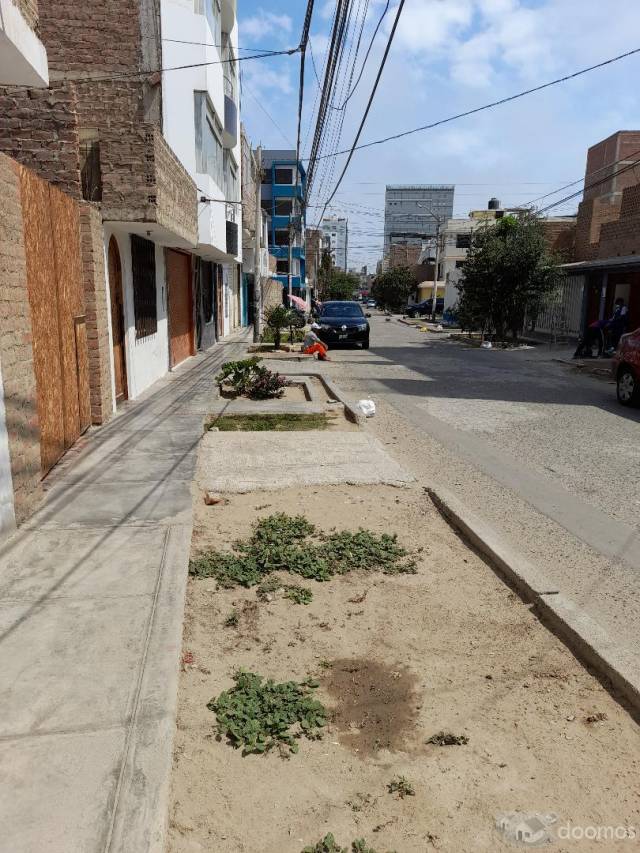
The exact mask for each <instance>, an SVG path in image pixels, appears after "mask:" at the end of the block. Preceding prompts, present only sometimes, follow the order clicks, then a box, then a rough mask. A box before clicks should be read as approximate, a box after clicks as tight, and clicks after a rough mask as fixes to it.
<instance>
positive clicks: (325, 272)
mask: <svg viewBox="0 0 640 853" xmlns="http://www.w3.org/2000/svg"><path fill="white" fill-rule="evenodd" d="M332 273H333V261H332V259H331V252H328V251H327V250H326V249H325V250H324V251H323V252H322V257H321V258H320V267H319V269H318V294H317V295H318V298H319V300H320V301H321V302H322V301H323V300H324V299H326V298H327V294H328V292H329V284H330V282H331V276H332Z"/></svg>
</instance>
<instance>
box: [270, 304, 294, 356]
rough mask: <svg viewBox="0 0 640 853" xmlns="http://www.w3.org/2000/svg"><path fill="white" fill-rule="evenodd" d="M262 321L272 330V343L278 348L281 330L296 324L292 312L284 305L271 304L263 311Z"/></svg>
mask: <svg viewBox="0 0 640 853" xmlns="http://www.w3.org/2000/svg"><path fill="white" fill-rule="evenodd" d="M264 322H265V324H266V325H267V326H268V327H269V329H271V330H272V331H273V343H274V346H275V348H276V349H280V342H281V338H282V330H283V329H290V328H292V327H293V326H295V324H296V318H295V316H294V312H293V311H291V309H290V308H285V306H284V305H272V306H271V307H270V308H267V310H266V311H265V312H264Z"/></svg>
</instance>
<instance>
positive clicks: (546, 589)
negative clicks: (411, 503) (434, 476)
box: [425, 487, 640, 713]
mask: <svg viewBox="0 0 640 853" xmlns="http://www.w3.org/2000/svg"><path fill="white" fill-rule="evenodd" d="M425 491H426V492H427V494H428V495H429V497H430V498H431V500H432V501H433V503H434V505H435V507H436V509H438V511H439V512H440V513H441V514H442V515H443V516H444V517H445V518H446V519H447V521H449V523H450V524H451V525H452V526H453V527H455V528H456V529H457V530H458V531H459V532H460V533H461V534H462V535H463V536H464V537H465V539H467V541H468V542H470V543H471V544H472V545H473V546H474V547H475V548H476V549H477V550H478V551H479V552H480V553H481V554H482V555H483V556H485V557H486V558H487V559H488V560H489V561H490V562H491V563H492V564H493V565H494V566H495V567H496V568H497V569H498V571H499V572H500V573H501V574H502V575H503V576H504V577H506V578H507V579H508V580H509V581H510V583H511V584H512V585H513V586H514V587H515V588H516V589H517V590H518V592H519V593H520V594H521V595H522V597H523V598H524V599H525V600H526V601H527V603H531V604H532V605H533V607H534V609H535V611H536V613H537V614H538V615H539V616H540V617H541V618H542V620H543V621H544V622H545V623H546V624H547V625H548V626H549V627H550V628H552V629H553V630H554V631H555V632H556V633H557V635H558V636H559V637H560V638H561V639H562V640H563V642H564V643H565V644H566V645H567V646H568V648H569V649H570V650H571V651H572V652H573V653H574V654H575V655H576V657H578V658H579V659H580V660H582V661H583V662H584V663H587V664H588V665H590V666H591V667H593V668H594V669H595V670H596V671H597V672H598V673H599V675H601V676H604V678H606V679H607V680H608V681H609V682H610V683H611V685H612V686H613V687H614V688H615V689H616V690H617V691H619V693H621V694H622V695H623V696H624V697H625V699H626V700H627V701H628V702H629V704H630V705H631V706H632V707H633V709H634V711H635V712H636V713H638V712H640V667H639V665H638V661H637V656H633V655H632V654H631V652H630V650H629V649H626V648H624V647H622V646H620V645H619V644H618V643H617V642H616V641H615V640H613V639H612V638H611V637H610V636H609V635H608V634H607V633H606V632H605V631H604V630H603V629H602V628H601V627H600V625H598V624H597V623H596V622H595V621H594V620H593V619H592V618H591V617H590V616H588V615H587V614H585V613H583V612H581V611H580V609H579V608H578V607H577V605H576V604H575V603H574V602H572V601H570V600H569V599H568V598H566V596H564V595H562V593H560V591H559V590H557V589H555V588H554V585H553V584H550V582H549V581H547V580H546V578H545V576H544V575H543V574H542V573H541V572H540V571H539V570H538V569H537V568H536V567H535V566H534V565H532V564H531V563H529V562H528V561H527V560H525V559H524V558H523V557H522V556H520V555H519V554H518V553H516V552H515V551H514V550H513V549H512V548H511V547H510V546H509V545H507V544H506V543H505V542H504V540H503V539H502V538H501V537H500V536H499V535H498V534H497V533H496V531H495V530H494V529H493V528H492V527H490V526H489V525H488V524H486V522H484V521H483V520H482V519H480V518H478V516H476V515H474V514H473V513H472V512H470V511H469V510H468V509H467V508H466V507H465V506H464V504H462V503H461V502H460V501H459V500H458V499H457V498H456V497H455V496H454V495H452V494H451V493H450V492H448V491H446V490H445V489H440V488H439V489H438V490H437V491H436V490H435V489H433V488H429V487H426V488H425Z"/></svg>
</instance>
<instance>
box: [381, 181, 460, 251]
mask: <svg viewBox="0 0 640 853" xmlns="http://www.w3.org/2000/svg"><path fill="white" fill-rule="evenodd" d="M454 190H455V187H454V186H453V185H452V184H406V185H405V184H391V185H387V188H386V190H385V198H384V254H385V256H389V255H390V253H391V246H392V245H403V246H420V247H422V245H423V243H424V242H425V241H428V240H429V239H433V238H434V237H435V235H436V229H437V219H439V220H440V222H442V223H444V222H446V220H447V219H451V217H452V216H453V194H454ZM436 217H437V219H436Z"/></svg>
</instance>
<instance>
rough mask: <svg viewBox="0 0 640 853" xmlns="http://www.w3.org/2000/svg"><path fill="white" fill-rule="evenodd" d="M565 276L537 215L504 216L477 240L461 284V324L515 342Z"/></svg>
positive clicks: (475, 237)
mask: <svg viewBox="0 0 640 853" xmlns="http://www.w3.org/2000/svg"><path fill="white" fill-rule="evenodd" d="M561 277H562V272H561V270H560V268H559V266H558V262H557V259H556V258H555V257H554V256H553V255H552V254H551V253H550V252H549V250H548V248H547V245H546V242H545V239H544V233H543V230H542V224H541V222H540V220H539V219H537V217H536V216H534V215H533V214H526V215H524V216H521V217H514V216H505V217H504V218H503V219H501V220H499V222H498V223H497V224H496V225H491V226H490V225H487V226H485V227H484V228H481V229H480V230H478V231H477V232H475V233H474V235H473V240H472V244H471V248H470V249H469V252H468V254H467V258H466V260H465V262H464V264H463V266H462V278H461V280H460V282H459V283H458V285H457V287H458V291H459V293H460V301H459V319H460V322H461V323H462V325H463V326H464V327H465V328H467V329H480V330H482V331H483V332H493V333H495V336H496V338H497V339H498V340H504V339H505V335H506V334H507V332H510V333H511V336H512V338H513V340H514V341H517V339H518V335H519V334H520V333H521V332H522V329H523V328H524V323H525V318H526V316H527V314H534V313H535V311H536V310H537V308H538V307H539V305H540V303H541V302H542V300H543V298H544V297H545V296H546V295H547V294H548V293H550V292H551V291H552V290H554V288H555V287H556V286H557V285H558V283H559V282H560V280H561Z"/></svg>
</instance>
